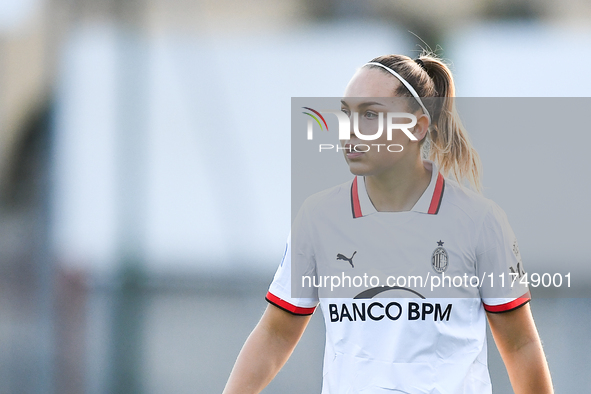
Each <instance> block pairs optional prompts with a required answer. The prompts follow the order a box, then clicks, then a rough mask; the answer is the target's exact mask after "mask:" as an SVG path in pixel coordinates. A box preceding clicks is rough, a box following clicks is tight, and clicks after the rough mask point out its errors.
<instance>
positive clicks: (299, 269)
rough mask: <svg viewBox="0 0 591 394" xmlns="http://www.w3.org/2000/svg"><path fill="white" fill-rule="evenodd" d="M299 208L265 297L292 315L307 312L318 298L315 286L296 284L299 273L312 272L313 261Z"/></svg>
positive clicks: (311, 311)
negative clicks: (281, 257)
mask: <svg viewBox="0 0 591 394" xmlns="http://www.w3.org/2000/svg"><path fill="white" fill-rule="evenodd" d="M303 211H304V209H302V210H300V212H299V213H298V216H297V217H296V220H295V221H294V224H293V226H292V231H291V232H290V233H289V236H288V238H287V243H286V246H285V252H284V253H283V259H282V260H281V264H280V265H279V267H278V268H277V271H276V272H275V276H274V277H273V281H272V282H271V285H270V287H269V291H268V292H267V296H266V297H265V298H266V300H267V301H268V302H270V303H271V304H273V305H275V306H277V307H279V308H281V309H283V310H285V311H287V312H290V313H292V314H294V315H311V314H312V313H314V310H315V309H316V306H317V305H318V302H319V300H318V289H317V288H315V287H312V288H305V287H302V286H298V285H297V283H298V282H297V280H298V278H301V277H302V276H309V277H314V276H316V262H315V259H314V255H313V248H312V245H311V242H310V241H309V239H310V234H309V231H310V230H309V223H307V221H306V220H305V216H306V215H305V214H304V213H303ZM292 241H293V242H292ZM294 281H296V282H295V283H294Z"/></svg>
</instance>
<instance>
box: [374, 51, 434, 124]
mask: <svg viewBox="0 0 591 394" xmlns="http://www.w3.org/2000/svg"><path fill="white" fill-rule="evenodd" d="M369 65H371V66H379V67H382V68H383V69H384V70H386V71H388V72H389V73H390V74H392V75H394V76H395V77H396V78H398V80H399V81H400V82H402V84H403V85H404V86H406V88H407V89H408V91H409V92H410V93H411V94H412V95H413V96H414V98H415V99H416V100H417V102H418V103H419V105H420V106H421V108H423V112H424V113H425V115H427V118H428V119H429V124H431V115H429V111H427V108H426V107H425V106H424V105H423V102H422V101H421V98H420V97H419V95H418V94H417V91H416V90H414V88H413V87H412V86H411V84H410V83H408V82H407V81H406V79H404V78H402V77H401V76H400V74H398V73H397V72H396V71H394V70H392V69H391V68H390V67H386V66H384V65H383V64H382V63H377V62H369V63H365V64H364V66H369Z"/></svg>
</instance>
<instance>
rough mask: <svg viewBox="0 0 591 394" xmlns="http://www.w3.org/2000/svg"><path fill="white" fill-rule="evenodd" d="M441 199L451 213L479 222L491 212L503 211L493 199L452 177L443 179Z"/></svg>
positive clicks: (494, 213) (498, 212)
mask: <svg viewBox="0 0 591 394" xmlns="http://www.w3.org/2000/svg"><path fill="white" fill-rule="evenodd" d="M443 201H444V203H445V204H446V206H447V209H448V210H449V211H451V213H452V214H454V215H458V214H460V215H466V216H468V217H469V218H471V219H472V220H473V221H474V222H481V221H482V220H484V219H485V218H486V217H487V216H489V215H491V214H492V215H497V214H501V213H503V210H502V209H501V208H500V207H499V205H498V204H497V203H495V202H494V201H493V200H491V199H490V198H487V197H485V196H484V195H482V194H481V193H478V192H475V191H474V190H472V189H470V188H468V187H467V186H463V185H460V184H459V183H458V182H456V181H455V180H453V179H448V178H446V179H445V189H444V196H443ZM503 214H504V213H503Z"/></svg>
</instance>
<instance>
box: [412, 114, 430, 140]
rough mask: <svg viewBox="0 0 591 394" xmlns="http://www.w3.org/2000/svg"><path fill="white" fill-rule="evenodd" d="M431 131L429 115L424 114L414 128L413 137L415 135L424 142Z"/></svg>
mask: <svg viewBox="0 0 591 394" xmlns="http://www.w3.org/2000/svg"><path fill="white" fill-rule="evenodd" d="M428 131H429V118H428V117H427V115H425V114H422V115H421V116H419V117H418V118H417V124H416V125H415V127H413V130H412V135H414V136H415V137H416V138H417V140H418V141H422V140H423V138H425V136H426V135H427V132H428Z"/></svg>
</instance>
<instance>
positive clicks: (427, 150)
mask: <svg viewBox="0 0 591 394" xmlns="http://www.w3.org/2000/svg"><path fill="white" fill-rule="evenodd" d="M371 62H377V63H380V64H383V65H384V66H386V67H388V68H391V69H392V70H394V71H396V72H397V73H398V74H400V75H401V76H402V77H403V78H404V79H405V80H406V81H407V82H408V83H410V84H411V86H412V87H413V88H414V89H415V90H416V91H417V93H418V95H419V96H420V97H421V98H424V99H423V102H424V105H425V106H426V107H427V110H428V111H429V113H430V115H431V125H430V126H429V132H428V133H427V136H426V137H425V138H424V139H423V141H421V142H422V144H423V145H422V150H423V156H424V157H425V158H427V159H429V160H432V161H433V162H434V163H436V164H437V166H438V167H439V169H440V171H441V172H442V174H443V175H445V176H453V177H454V178H455V179H456V180H457V181H458V183H460V184H462V183H463V181H468V183H469V184H470V185H471V186H472V188H473V189H474V190H476V191H478V192H480V190H481V180H480V174H481V173H482V169H481V163H480V157H479V156H478V152H476V149H474V147H473V146H472V143H471V142H470V138H469V137H468V133H467V131H466V129H465V128H464V125H463V124H462V121H461V120H460V117H459V114H458V112H457V109H456V105H455V99H454V98H455V86H454V80H453V76H452V74H451V71H450V69H449V67H448V66H447V65H446V64H445V63H444V62H443V61H442V60H441V59H440V58H439V57H438V56H437V55H435V54H434V53H433V52H429V51H423V53H422V54H421V55H420V56H419V57H418V58H417V59H415V60H413V59H411V58H410V57H408V56H404V55H386V56H379V57H377V58H375V59H372V60H371ZM367 67H372V68H378V69H381V67H379V66H376V65H368V66H367ZM384 72H386V71H384ZM395 94H396V95H397V96H408V97H412V95H411V93H410V92H409V91H408V89H406V87H405V86H404V85H403V84H400V85H399V87H398V89H397V91H396V92H395ZM409 105H411V107H416V108H412V109H413V110H418V109H419V106H418V103H416V101H415V100H409Z"/></svg>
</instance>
